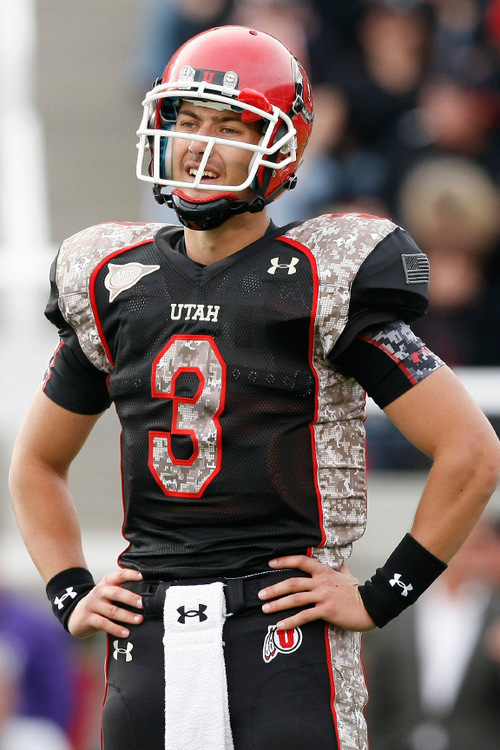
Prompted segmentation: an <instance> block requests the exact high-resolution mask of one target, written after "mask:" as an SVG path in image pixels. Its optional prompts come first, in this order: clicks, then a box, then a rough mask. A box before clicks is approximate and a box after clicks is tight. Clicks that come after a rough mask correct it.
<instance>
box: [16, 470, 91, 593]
mask: <svg viewBox="0 0 500 750" xmlns="http://www.w3.org/2000/svg"><path fill="white" fill-rule="evenodd" d="M10 488H11V497H12V504H13V507H14V511H15V514H16V518H17V522H18V525H19V529H20V531H21V534H22V536H23V539H24V542H25V544H26V548H27V549H28V552H29V553H30V555H31V557H32V559H33V562H34V563H35V565H36V567H37V568H38V570H39V572H40V575H41V576H42V578H43V579H44V581H45V582H47V581H48V580H50V578H52V576H54V575H55V574H56V573H59V572H60V571H61V570H65V569H66V568H71V567H86V563H85V559H84V556H83V552H82V545H81V534H80V525H79V521H78V517H77V514H76V509H75V506H74V503H73V500H72V498H71V495H70V493H69V489H68V485H67V481H66V479H65V477H61V476H60V475H58V474H57V473H56V472H54V471H51V470H49V469H47V468H45V467H42V466H38V465H36V463H34V462H32V463H30V462H29V461H23V462H22V463H21V465H20V464H19V462H18V461H17V459H16V457H15V456H14V458H13V462H12V467H11V474H10Z"/></svg>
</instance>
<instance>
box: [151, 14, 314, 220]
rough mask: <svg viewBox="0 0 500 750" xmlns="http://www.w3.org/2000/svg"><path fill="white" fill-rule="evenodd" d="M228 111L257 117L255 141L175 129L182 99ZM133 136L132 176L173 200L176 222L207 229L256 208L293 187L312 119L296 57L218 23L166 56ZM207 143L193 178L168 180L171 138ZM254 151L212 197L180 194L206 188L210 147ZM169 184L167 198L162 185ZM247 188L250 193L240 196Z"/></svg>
mask: <svg viewBox="0 0 500 750" xmlns="http://www.w3.org/2000/svg"><path fill="white" fill-rule="evenodd" d="M186 99H190V100H194V101H198V102H203V104H204V106H211V107H215V108H218V109H232V110H233V111H236V112H239V113H241V116H242V120H243V121H247V122H248V121H257V120H262V121H263V127H262V138H261V139H260V142H259V143H258V144H257V145H255V144H250V143H245V142H235V141H233V140H226V139H224V138H219V137H215V136H208V135H193V134H190V135H189V136H188V135H187V134H184V133H179V132H176V130H175V121H176V118H177V111H178V108H179V104H180V101H181V100H186ZM143 106H144V113H143V118H142V121H141V125H140V127H139V130H138V131H137V134H138V136H139V143H138V151H139V153H138V159H137V177H138V178H139V179H141V180H144V181H146V182H151V183H153V185H154V187H153V192H154V194H155V197H156V199H157V200H158V201H159V202H160V203H162V202H166V203H168V204H169V205H172V206H173V208H174V209H175V211H176V212H177V214H178V216H179V219H180V220H181V222H182V223H183V224H185V225H186V226H189V227H191V228H194V229H210V228H213V227H215V226H219V225H220V224H222V223H223V222H224V221H225V220H226V219H227V218H229V216H231V215H232V214H233V213H241V212H242V211H251V212H255V211H259V210H262V208H263V207H264V206H265V205H266V204H267V203H270V202H271V201H273V200H275V199H276V198H277V197H278V196H279V195H281V194H282V193H283V192H284V191H285V190H287V189H290V188H292V187H294V185H295V182H296V176H295V173H296V171H297V168H298V166H299V163H300V160H301V158H302V153H303V151H304V149H305V147H306V144H307V141H308V138H309V135H310V132H311V127H312V121H313V116H314V110H313V98H312V91H311V86H310V83H309V80H308V78H307V75H306V73H305V71H304V69H303V67H302V65H301V64H300V62H299V61H298V60H297V59H296V58H294V57H293V55H292V54H291V53H290V51H289V50H288V49H287V48H286V47H285V46H284V45H283V44H282V43H281V42H279V41H278V40H277V39H275V38H274V37H272V36H270V35H269V34H266V33H265V32H263V31H257V30H255V29H251V28H246V27H243V26H221V27H219V28H215V29H210V30H209V31H205V32H203V33H202V34H199V35H198V36H195V37H194V38H193V39H190V40H189V41H188V42H186V43H185V44H184V45H183V46H182V47H181V48H180V49H179V50H178V51H177V52H176V54H175V55H174V56H173V58H172V59H171V61H170V62H169V63H168V65H167V67H166V68H165V72H164V74H163V76H162V78H161V79H158V80H157V81H156V83H155V86H154V87H153V89H152V90H151V91H150V92H149V93H148V94H147V95H146V98H145V100H144V102H143ZM188 137H189V139H190V140H191V141H192V140H198V141H202V142H203V143H206V144H207V145H206V148H205V151H204V155H203V159H202V162H201V164H200V168H199V169H198V174H197V175H196V177H195V179H194V181H189V182H188V181H183V180H174V179H172V167H171V150H172V149H171V144H172V139H173V138H184V139H186V138H188ZM219 143H220V144H225V145H228V144H230V145H231V146H234V147H235V148H243V149H245V150H250V151H252V152H253V156H252V158H251V161H250V164H249V167H248V175H247V178H246V180H245V181H244V182H242V183H241V184H239V185H220V184H218V185H217V189H218V190H220V193H218V194H217V195H216V196H214V197H208V196H207V198H202V197H200V199H198V200H196V199H193V198H191V197H190V198H187V196H186V195H184V193H183V192H182V188H183V187H184V188H187V187H189V188H193V187H195V188H197V189H199V190H200V191H203V190H212V191H213V189H214V186H213V185H209V184H206V183H203V182H201V180H202V177H203V170H204V167H205V165H206V164H207V161H208V158H209V156H210V153H211V151H212V149H213V148H214V146H215V145H217V144H219ZM164 186H169V187H172V188H174V190H173V191H172V194H171V195H170V196H168V195H165V194H164V193H163V192H162V187H164ZM248 187H251V188H252V189H253V191H254V192H255V198H254V199H253V200H251V201H242V200H239V197H238V192H240V191H242V190H245V189H246V188H248Z"/></svg>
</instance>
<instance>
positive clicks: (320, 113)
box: [0, 0, 500, 750]
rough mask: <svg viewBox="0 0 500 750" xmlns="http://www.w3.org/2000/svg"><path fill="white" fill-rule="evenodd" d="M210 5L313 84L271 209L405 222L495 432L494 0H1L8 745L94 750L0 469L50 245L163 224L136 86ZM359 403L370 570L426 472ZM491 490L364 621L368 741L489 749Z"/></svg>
mask: <svg viewBox="0 0 500 750" xmlns="http://www.w3.org/2000/svg"><path fill="white" fill-rule="evenodd" d="M224 23H238V24H244V25H249V26H255V27H257V28H260V29H263V30H265V31H268V32H270V33H272V34H274V35H275V36H277V37H278V38H279V39H281V41H283V42H284V43H285V44H286V45H287V46H288V47H289V48H290V49H291V50H292V52H293V53H294V54H295V55H296V56H297V57H299V58H300V59H301V61H302V62H303V64H304V65H305V67H306V69H307V70H308V73H309V75H310V78H311V81H312V83H313V87H314V91H315V102H316V120H315V126H314V130H313V136H312V139H311V142H310V144H309V146H308V149H307V150H306V153H305V159H304V163H303V165H302V167H301V169H300V171H299V180H298V185H297V188H296V189H295V190H293V191H292V192H291V193H290V194H288V195H286V196H284V197H283V198H281V199H280V200H279V201H277V202H276V204H274V205H273V206H272V209H271V214H272V217H273V219H274V220H275V221H276V222H277V223H282V224H284V223H286V222H288V221H292V220H296V219H301V218H307V217H309V216H312V215H315V214H317V213H320V212H343V211H348V210H356V211H361V212H363V213H371V214H377V215H383V216H388V217H390V218H392V219H393V220H394V221H396V222H397V223H399V224H401V225H402V226H403V227H404V228H406V229H408V230H409V231H410V233H411V234H412V235H413V237H414V238H415V240H416V241H417V243H418V244H419V245H420V247H421V248H422V250H424V251H425V252H426V253H427V254H428V256H429V259H430V264H431V304H430V308H429V313H428V315H427V316H426V317H425V318H424V319H423V320H421V321H418V322H417V323H415V324H414V326H413V327H414V330H415V331H416V332H417V333H418V334H419V335H420V336H421V337H422V338H423V340H424V341H425V342H426V344H427V345H428V346H429V347H430V348H431V349H433V350H435V351H436V352H437V353H438V354H439V355H441V356H442V357H443V358H444V359H445V360H446V361H447V363H448V364H449V365H450V366H452V367H453V368H454V369H456V371H457V373H458V374H459V376H460V377H462V378H463V380H464V383H465V384H466V386H468V387H469V386H470V389H471V392H472V394H473V396H474V397H475V398H476V399H477V400H478V401H479V402H480V405H481V406H482V407H483V408H484V409H485V411H486V413H487V415H488V417H489V418H490V419H491V421H492V423H493V425H494V427H495V429H496V430H497V432H499V431H500V337H499V334H498V321H499V320H500V211H499V205H500V0H428V1H425V2H424V1H423V0H421V1H418V0H339V1H338V2H337V1H334V0H106V2H102V1H101V0H72V2H71V3H68V2H67V0H16V2H15V3H12V2H11V3H2V4H1V7H0V263H1V271H0V347H1V351H2V367H0V392H1V394H2V395H1V399H2V401H1V406H2V419H1V420H0V471H1V484H0V496H1V501H2V505H1V512H0V750H45V749H48V750H49V749H50V750H59V749H60V750H97V749H98V747H99V737H98V724H99V708H100V703H101V699H102V687H103V685H102V682H103V680H102V665H101V662H102V658H103V656H104V642H103V639H99V638H97V639H93V640H92V641H90V642H83V643H80V642H76V641H74V640H73V639H71V638H70V637H69V636H67V634H65V633H64V632H63V631H62V630H61V628H60V626H59V625H58V623H57V622H56V621H55V620H54V622H52V620H53V619H54V618H53V617H52V615H51V613H50V612H49V611H48V605H47V603H46V602H45V601H43V587H42V585H41V583H40V581H39V579H38V577H37V574H36V571H35V570H34V568H33V566H32V563H31V561H30V560H29V558H28V556H27V554H26V553H25V551H24V548H23V545H22V542H21V541H20V539H19V535H18V533H17V530H16V527H15V523H14V520H13V518H12V514H11V511H10V507H9V498H8V490H7V483H6V474H7V466H8V461H9V456H10V450H11V446H12V442H13V439H14V436H15V434H16V432H17V429H18V428H19V425H20V423H21V421H22V418H23V414H24V412H25V411H26V408H27V406H28V404H29V401H30V399H31V395H32V393H33V391H34V390H35V388H36V386H37V385H38V383H39V381H40V379H41V376H42V374H43V371H44V369H45V366H46V363H47V361H48V359H49V357H50V354H51V352H52V350H53V349H54V347H55V344H56V341H55V338H54V337H55V335H56V334H55V331H53V330H52V329H51V327H50V326H49V324H48V323H46V321H44V319H43V308H44V304H45V299H46V296H47V293H48V282H47V276H48V268H49V264H50V262H51V260H52V258H53V256H54V255H55V252H56V251H57V246H58V245H59V243H60V242H61V241H62V240H63V239H64V238H65V237H66V236H69V235H70V234H72V233H73V232H76V231H78V230H79V229H81V228H83V227H85V226H88V225H90V224H95V223H99V222H102V221H108V220H118V221H127V220H139V221H149V220H155V221H174V222H175V221H176V219H175V216H174V215H173V214H171V213H169V212H168V210H167V209H166V208H165V207H164V206H162V207H160V206H158V205H157V204H156V203H155V202H154V200H153V197H152V195H151V190H150V187H149V186H145V185H144V184H141V183H139V182H138V181H137V180H136V179H135V175H134V170H135V142H136V137H135V130H136V128H137V126H138V124H139V121H140V117H141V101H142V98H143V96H144V94H145V92H146V91H147V90H148V89H149V88H150V87H151V85H152V83H153V81H154V80H155V79H156V78H157V76H159V75H161V73H162V71H163V69H164V67H165V64H166V62H167V61H168V59H169V57H170V56H171V55H172V53H173V52H174V51H175V49H177V47H178V46H179V45H180V44H181V43H182V42H184V41H185V40H186V39H188V38H190V37H191V36H193V35H194V34H196V33H198V32H201V31H203V30H205V29H207V28H210V27H212V26H215V25H219V24H224ZM368 411H369V418H368V420H367V428H368V442H367V446H368V466H369V469H370V473H371V478H370V485H369V486H370V491H369V507H370V514H369V527H368V532H367V534H366V536H365V538H364V539H363V540H361V541H360V543H359V545H358V549H357V550H356V551H355V554H354V556H353V559H352V569H353V571H354V573H355V574H356V575H359V576H360V577H363V576H364V577H367V576H368V575H371V573H372V569H373V567H374V565H376V564H380V563H381V562H383V559H385V556H386V555H387V553H388V552H389V551H390V550H391V549H392V548H393V546H395V544H396V543H397V542H398V541H399V539H400V538H401V536H402V534H403V533H404V531H406V530H407V528H408V525H409V521H410V519H411V514H412V510H413V507H414V503H415V501H416V499H417V497H418V493H419V489H420V487H421V486H422V484H423V480H424V477H425V473H426V471H427V469H428V462H427V460H426V459H425V458H424V457H423V456H421V455H420V454H418V453H417V452H416V451H415V450H414V449H413V448H412V447H411V446H409V444H408V443H407V442H406V441H405V440H404V439H403V438H402V437H401V436H400V435H399V433H397V432H396V430H395V429H394V428H393V427H392V426H391V425H390V423H389V422H388V421H387V420H385V418H384V417H383V415H381V414H380V413H379V412H378V410H377V409H376V407H373V405H370V403H369V404H368ZM117 437H118V426H117V424H116V419H115V418H114V415H113V414H112V413H110V414H109V415H106V417H104V418H103V419H102V420H101V424H99V425H98V428H97V429H96V435H95V437H94V439H93V441H92V442H91V443H90V444H89V445H88V446H86V448H85V449H84V452H83V454H82V456H81V457H80V458H79V459H78V460H77V462H76V464H75V468H74V471H73V475H72V482H73V487H74V494H75V497H76V501H77V504H78V507H79V511H80V514H81V518H82V523H83V526H84V533H85V539H86V541H85V547H86V554H87V558H88V561H89V565H90V566H91V567H92V569H93V571H94V573H95V575H96V576H97V577H99V576H100V575H101V574H104V573H105V572H106V571H107V570H108V569H111V568H113V567H114V565H115V561H116V556H117V554H118V553H119V551H120V550H121V549H122V546H123V540H122V539H121V536H120V533H119V529H120V519H121V503H120V487H119V468H118V461H119V454H118V443H117ZM499 510H500V499H499V494H498V491H497V493H496V495H495V496H494V498H493V500H492V503H491V509H490V510H489V511H488V513H487V515H486V516H485V518H484V519H483V523H482V524H481V525H480V527H479V528H478V530H477V534H475V535H474V537H473V538H471V540H470V543H468V544H467V546H466V547H464V550H463V551H462V553H461V554H460V556H458V557H457V559H456V561H454V563H453V565H452V566H450V570H449V572H448V574H447V575H446V576H443V580H442V581H440V582H438V584H436V585H435V586H434V587H432V589H431V590H430V591H429V593H428V595H425V596H424V597H423V599H422V606H421V607H420V606H419V607H418V608H417V607H415V608H414V610H412V611H411V612H409V613H408V614H407V616H405V617H402V618H400V619H398V620H397V621H395V622H394V623H392V624H391V625H390V626H388V627H387V628H386V629H384V630H383V631H381V632H377V633H373V634H369V635H367V636H366V638H365V653H366V664H367V667H366V668H367V678H368V681H369V684H370V685H371V686H372V689H371V693H372V698H371V701H370V704H369V709H368V718H369V722H370V726H371V728H372V733H371V734H372V742H371V746H372V748H373V750H379V748H380V750H466V749H467V750H471V748H475V747H478V748H479V747H480V748H481V750H490V748H491V750H498V747H500V726H499V720H500V711H499V706H500V624H499V623H500V603H499V586H500V564H499V560H500V521H499V518H500V516H499ZM458 655H459V656H460V658H458ZM478 737H479V738H480V739H477V738H478ZM476 740H477V741H476Z"/></svg>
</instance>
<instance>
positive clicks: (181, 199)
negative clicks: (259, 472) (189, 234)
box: [153, 176, 296, 231]
mask: <svg viewBox="0 0 500 750" xmlns="http://www.w3.org/2000/svg"><path fill="white" fill-rule="evenodd" d="M295 183H296V178H295V176H294V177H292V178H290V180H289V184H288V185H287V186H286V188H285V189H288V190H291V189H292V188H293V187H295ZM282 192H283V186H280V188H279V189H278V190H276V191H275V192H274V193H272V194H271V195H269V196H268V197H267V198H263V197H262V196H260V195H256V196H255V198H253V199H252V200H251V201H240V200H238V198H237V196H236V195H234V194H233V193H221V194H220V195H218V196H216V197H215V198H212V199H208V200H193V199H192V198H188V197H187V196H186V195H184V193H182V192H181V191H180V190H177V189H176V190H173V191H172V192H171V193H170V194H164V193H162V192H161V187H160V185H155V186H154V187H153V195H154V197H155V200H156V201H157V202H158V203H160V204H161V203H165V204H166V205H167V206H169V208H172V209H173V210H174V211H175V213H176V214H177V218H178V219H179V221H180V222H181V224H183V225H184V226H185V227H187V228H188V229H195V230H197V231H205V230H207V229H216V228H217V227H220V226H221V225H222V224H223V223H224V222H225V221H227V220H228V219H230V218H231V216H234V215H235V214H242V213H244V212H245V211H248V212H249V213H251V214H255V213H259V212H260V211H262V210H263V209H264V208H265V207H266V206H267V205H268V204H269V203H271V202H272V201H273V200H275V198H277V197H278V195H279V194H280V193H282Z"/></svg>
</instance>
